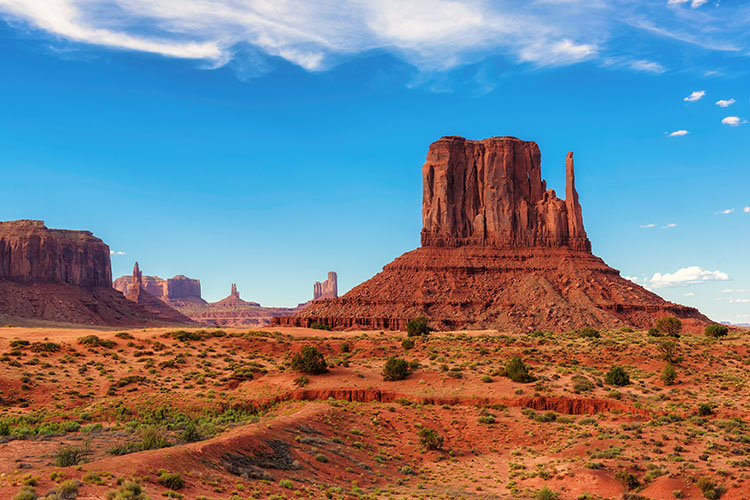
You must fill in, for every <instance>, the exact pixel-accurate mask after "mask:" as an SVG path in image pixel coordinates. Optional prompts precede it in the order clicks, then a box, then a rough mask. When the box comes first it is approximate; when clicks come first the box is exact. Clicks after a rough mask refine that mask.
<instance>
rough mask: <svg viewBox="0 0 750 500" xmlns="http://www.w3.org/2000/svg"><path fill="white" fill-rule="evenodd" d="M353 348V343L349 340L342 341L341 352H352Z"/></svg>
mask: <svg viewBox="0 0 750 500" xmlns="http://www.w3.org/2000/svg"><path fill="white" fill-rule="evenodd" d="M351 350H352V346H351V344H349V342H342V343H341V352H350V351H351Z"/></svg>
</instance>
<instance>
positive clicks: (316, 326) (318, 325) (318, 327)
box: [310, 323, 331, 332]
mask: <svg viewBox="0 0 750 500" xmlns="http://www.w3.org/2000/svg"><path fill="white" fill-rule="evenodd" d="M310 328H312V329H313V330H326V331H329V332H330V331H331V327H330V326H328V325H326V324H325V323H311V324H310Z"/></svg>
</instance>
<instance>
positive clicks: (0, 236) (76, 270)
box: [0, 220, 112, 288]
mask: <svg viewBox="0 0 750 500" xmlns="http://www.w3.org/2000/svg"><path fill="white" fill-rule="evenodd" d="M0 279H6V280H11V281H15V282H19V283H67V284H68V285H75V286H82V287H87V288H93V287H97V286H111V285H112V269H111V267H110V260H109V247H108V246H107V245H106V244H104V242H103V241H102V240H100V239H99V238H97V237H95V236H94V235H93V234H91V233H90V232H89V231H68V230H64V229H48V228H47V227H46V226H45V225H44V222H43V221H40V220H16V221H7V222H0Z"/></svg>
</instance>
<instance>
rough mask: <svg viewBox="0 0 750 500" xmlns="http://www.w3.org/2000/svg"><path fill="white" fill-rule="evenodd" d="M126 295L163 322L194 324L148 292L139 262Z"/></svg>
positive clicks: (134, 269) (134, 268) (134, 267)
mask: <svg viewBox="0 0 750 500" xmlns="http://www.w3.org/2000/svg"><path fill="white" fill-rule="evenodd" d="M124 295H125V298H127V299H128V300H130V301H131V302H135V303H136V304H139V305H141V306H143V307H144V308H145V309H146V310H147V311H149V312H150V313H152V314H153V315H154V316H156V317H158V318H160V319H162V320H165V321H170V322H174V323H184V324H188V323H193V320H191V319H190V318H188V317H187V316H185V315H184V314H182V313H180V312H179V311H177V310H176V309H174V308H172V307H169V305H167V304H166V303H165V302H163V301H162V300H160V299H159V298H158V297H156V296H154V295H152V294H151V293H150V292H148V291H147V290H146V288H145V287H144V286H143V272H142V271H141V269H140V267H139V266H138V263H137V262H136V263H135V266H133V275H132V276H131V278H130V285H129V286H128V289H127V291H126V292H125V294H124Z"/></svg>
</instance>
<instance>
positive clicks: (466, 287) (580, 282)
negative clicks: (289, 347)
mask: <svg viewBox="0 0 750 500" xmlns="http://www.w3.org/2000/svg"><path fill="white" fill-rule="evenodd" d="M566 174H567V181H566V190H565V191H566V193H565V200H561V199H559V198H558V197H557V196H556V194H555V192H554V191H553V190H549V189H547V188H546V183H545V182H544V181H543V180H542V178H541V156H540V153H539V148H538V147H537V145H536V144H535V143H533V142H526V141H521V140H519V139H516V138H514V137H493V138H491V139H485V140H482V141H469V140H466V139H463V138H461V137H444V138H442V139H440V140H439V141H437V142H435V143H433V144H432V146H430V150H429V152H428V154H427V161H426V163H425V164H424V166H423V168H422V175H423V203H422V222H423V229H422V235H421V236H422V246H421V247H420V248H418V249H416V250H413V251H411V252H408V253H406V254H404V255H402V256H401V257H399V258H397V259H396V260H395V261H393V262H392V263H390V264H388V265H387V266H385V267H384V268H383V271H382V272H381V273H379V274H377V275H376V276H374V277H373V278H371V279H370V280H368V281H366V282H364V283H362V284H361V285H359V286H357V287H355V288H353V289H352V290H351V291H349V292H348V293H346V294H345V295H344V296H342V297H339V298H337V299H321V300H317V301H314V302H313V303H312V304H311V305H310V306H309V307H308V308H306V309H304V310H303V311H301V312H299V313H297V314H294V315H292V316H287V317H282V318H279V319H275V320H274V323H276V324H281V325H290V326H309V325H310V324H312V323H322V324H325V325H328V326H330V327H332V328H335V329H350V328H364V329H396V330H403V329H405V328H406V323H407V322H408V321H409V320H410V319H413V318H415V317H417V316H427V317H428V318H429V319H430V323H431V325H432V326H433V327H436V328H440V329H467V328H472V329H496V330H501V331H528V330H551V331H556V332H560V331H569V330H572V329H575V328H580V327H584V326H593V327H599V328H619V327H624V326H635V327H647V326H650V325H652V324H653V322H654V321H655V320H656V319H658V318H659V317H662V316H665V315H673V316H678V317H680V318H683V319H688V320H690V321H689V323H690V322H692V323H695V325H696V326H697V325H700V324H704V323H707V322H708V321H709V320H708V318H706V317H705V316H704V315H702V314H701V313H700V312H699V311H698V310H697V309H695V308H691V307H686V306H682V305H678V304H673V303H671V302H667V301H665V300H664V299H662V298H661V297H659V296H658V295H656V294H654V293H652V292H650V291H648V290H646V289H644V288H642V287H640V286H638V285H637V284H635V283H633V282H631V281H628V280H626V279H624V278H622V277H621V276H620V274H619V272H618V271H616V270H615V269H612V268H610V267H609V266H607V265H606V264H605V263H604V262H603V261H602V260H601V259H600V258H598V257H596V256H595V255H593V254H592V253H591V244H590V242H589V240H588V237H587V235H586V231H585V230H584V227H583V216H582V210H581V205H580V203H579V199H578V193H577V191H576V187H575V172H574V165H573V155H572V153H568V156H567V158H566Z"/></svg>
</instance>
